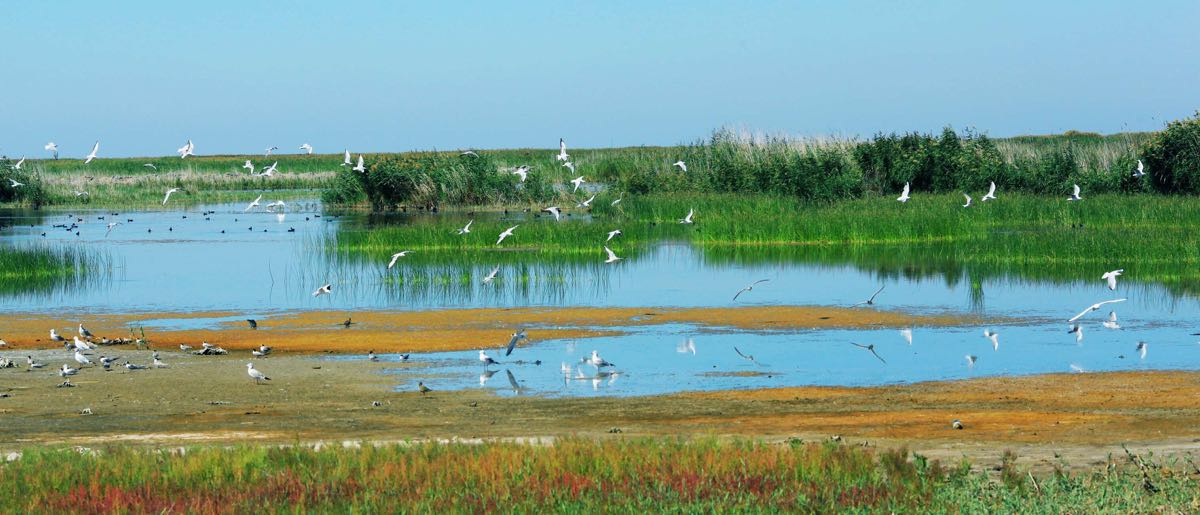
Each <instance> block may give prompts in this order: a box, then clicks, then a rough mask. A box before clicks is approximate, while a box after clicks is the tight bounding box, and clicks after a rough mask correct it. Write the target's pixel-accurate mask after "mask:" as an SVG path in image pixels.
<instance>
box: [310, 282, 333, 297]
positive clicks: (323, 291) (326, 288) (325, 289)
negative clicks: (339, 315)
mask: <svg viewBox="0 0 1200 515" xmlns="http://www.w3.org/2000/svg"><path fill="white" fill-rule="evenodd" d="M327 293H333V285H332V284H326V285H325V286H322V287H320V288H317V289H316V291H314V292H312V296H313V297H320V296H322V295H325V294H327Z"/></svg>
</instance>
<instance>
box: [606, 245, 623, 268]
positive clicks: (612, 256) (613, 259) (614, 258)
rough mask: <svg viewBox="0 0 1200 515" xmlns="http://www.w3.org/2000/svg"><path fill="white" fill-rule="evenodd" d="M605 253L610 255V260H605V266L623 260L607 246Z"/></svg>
mask: <svg viewBox="0 0 1200 515" xmlns="http://www.w3.org/2000/svg"><path fill="white" fill-rule="evenodd" d="M604 253H605V254H608V259H605V260H604V264H611V263H616V262H617V261H620V260H621V258H619V257H617V254H616V253H614V252H613V251H612V249H610V248H608V247H607V246H605V247H604Z"/></svg>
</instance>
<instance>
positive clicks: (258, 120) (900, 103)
mask: <svg viewBox="0 0 1200 515" xmlns="http://www.w3.org/2000/svg"><path fill="white" fill-rule="evenodd" d="M979 4H981V3H979V2H949V1H947V2H935V1H928V2H914V1H899V2H891V1H888V2H884V1H879V2H855V1H847V2H799V1H797V2H769V1H761V2H704V1H681V2H637V1H608V2H587V3H578V4H576V3H573V2H562V1H557V2H551V1H545V2H543V1H528V2H522V3H521V4H520V5H504V4H502V3H500V2H484V1H480V2H336V3H334V2H204V3H175V2H149V1H126V2H121V3H120V4H119V5H110V4H109V3H106V2H82V1H80V2H74V1H61V2H6V3H5V4H4V7H3V11H4V13H3V16H2V18H0V46H2V48H4V59H3V64H4V75H5V78H4V79H3V85H2V86H0V153H4V154H8V155H13V156H15V155H24V154H27V155H30V156H35V155H40V154H42V153H44V152H43V151H42V150H41V148H42V145H44V144H45V143H46V142H47V141H51V140H53V141H55V142H57V143H59V145H60V148H61V149H62V152H63V154H64V155H67V156H81V155H83V154H86V153H87V151H88V150H89V149H90V146H91V143H92V142H93V141H95V140H96V139H99V140H101V141H102V144H103V151H102V153H101V155H102V156H109V157H115V156H129V155H161V154H170V153H171V151H172V150H174V149H175V148H177V147H179V146H181V145H182V144H183V142H184V141H185V140H187V139H188V138H191V139H193V140H194V141H195V143H196V145H197V149H196V150H197V153H198V154H200V155H204V154H216V153H255V152H261V151H262V149H263V148H265V147H267V146H269V145H278V146H279V147H281V148H283V149H285V150H288V151H296V150H295V149H296V147H298V146H299V145H300V144H301V143H304V142H310V143H312V144H313V145H314V146H315V147H316V149H317V151H318V152H340V151H341V150H342V149H343V148H347V147H348V148H350V149H351V150H353V151H356V152H372V151H401V150H411V149H431V148H438V149H455V148H468V147H470V148H502V147H541V148H548V147H552V146H554V145H555V144H556V143H557V140H558V138H559V137H560V136H563V137H565V138H567V140H568V142H569V143H570V144H571V145H572V146H576V147H596V146H614V145H639V144H649V145H657V144H675V143H681V142H691V141H695V140H697V139H699V138H703V137H705V136H706V135H708V134H709V133H710V132H711V131H712V130H713V129H715V128H718V127H722V126H731V127H737V128H745V129H749V130H754V131H761V132H768V133H787V134H793V135H810V136H811V135H829V134H833V135H842V136H869V135H871V134H873V133H875V132H879V131H906V130H922V131H934V130H938V129H940V128H941V127H943V126H945V125H952V126H955V127H959V128H962V127H974V128H977V129H979V130H982V131H985V132H987V133H989V134H991V135H994V136H1006V135H1013V134H1031V133H1048V132H1057V131H1063V130H1067V129H1080V130H1094V131H1101V132H1116V131H1120V130H1122V129H1130V130H1148V129H1155V128H1158V127H1161V126H1162V123H1163V121H1164V120H1169V119H1174V118H1180V117H1184V116H1189V115H1191V114H1192V113H1193V112H1194V111H1195V110H1196V109H1197V108H1200V96H1198V92H1200V90H1198V89H1197V85H1200V58H1198V57H1200V30H1196V27H1198V26H1200V2H1195V1H1194V0H1191V1H1162V2H1142V3H1138V4H1134V3H1129V2H1115V1H1092V2H1026V1H1006V2H992V3H991V4H993V5H979Z"/></svg>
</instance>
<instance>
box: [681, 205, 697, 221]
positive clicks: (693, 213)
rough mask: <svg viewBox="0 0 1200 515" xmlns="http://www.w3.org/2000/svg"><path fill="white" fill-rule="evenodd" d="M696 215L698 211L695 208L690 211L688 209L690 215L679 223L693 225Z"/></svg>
mask: <svg viewBox="0 0 1200 515" xmlns="http://www.w3.org/2000/svg"><path fill="white" fill-rule="evenodd" d="M695 214H696V209H695V208H689V209H688V214H687V216H685V217H683V219H682V220H680V221H679V223H681V224H690V223H693V222H692V216H695Z"/></svg>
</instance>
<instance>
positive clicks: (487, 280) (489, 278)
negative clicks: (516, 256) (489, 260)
mask: <svg viewBox="0 0 1200 515" xmlns="http://www.w3.org/2000/svg"><path fill="white" fill-rule="evenodd" d="M498 273H500V265H496V268H493V269H492V271H491V272H488V274H487V275H486V276H484V277H483V284H489V283H491V282H492V280H493V279H495V278H496V274H498Z"/></svg>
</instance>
